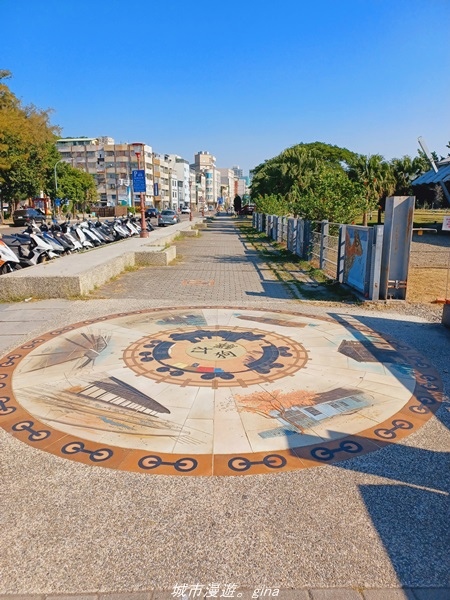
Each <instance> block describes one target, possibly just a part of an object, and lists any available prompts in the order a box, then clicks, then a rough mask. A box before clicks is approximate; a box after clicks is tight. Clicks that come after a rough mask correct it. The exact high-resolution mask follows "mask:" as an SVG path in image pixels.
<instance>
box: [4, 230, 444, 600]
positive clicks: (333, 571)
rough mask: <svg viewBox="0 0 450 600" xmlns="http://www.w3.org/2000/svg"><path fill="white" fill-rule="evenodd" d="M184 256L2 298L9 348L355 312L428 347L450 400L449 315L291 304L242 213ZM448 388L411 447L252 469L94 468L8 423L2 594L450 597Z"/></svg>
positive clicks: (193, 243)
mask: <svg viewBox="0 0 450 600" xmlns="http://www.w3.org/2000/svg"><path fill="white" fill-rule="evenodd" d="M177 254H178V256H179V257H181V258H179V259H178V260H177V261H176V263H175V264H174V265H173V266H169V267H151V268H148V269H141V270H138V271H135V272H130V273H126V274H124V275H123V276H122V277H120V278H119V279H117V280H116V281H114V282H111V283H110V284H106V285H105V286H103V287H102V288H99V289H98V290H97V291H96V292H95V294H94V295H93V297H92V299H90V300H83V301H69V300H44V301H36V302H35V301H30V302H27V303H18V304H3V305H0V347H1V355H2V356H6V355H7V354H8V353H10V352H11V351H12V350H13V349H15V348H18V347H19V346H21V345H24V344H26V342H28V341H29V340H32V339H35V338H36V337H38V336H41V335H42V334H44V333H45V332H48V331H50V330H52V331H57V330H58V329H61V328H63V327H65V326H67V325H70V324H71V323H77V322H81V321H83V320H93V319H96V318H98V317H101V316H103V315H110V314H114V313H119V312H124V311H127V312H131V311H136V310H148V309H162V308H164V307H167V308H173V307H177V308H181V307H183V306H186V307H188V306H189V307H199V308H201V307H204V306H211V307H217V308H220V309H222V308H223V307H224V305H225V306H234V307H235V308H236V309H239V310H242V309H246V310H247V311H248V312H249V314H252V313H251V311H252V310H254V309H263V310H264V311H265V312H266V313H267V312H270V311H281V313H282V314H287V313H289V314H291V313H302V314H306V315H310V317H311V319H316V318H329V317H331V316H333V318H336V316H339V318H341V319H342V318H344V317H345V318H349V319H357V320H358V321H359V322H360V323H361V324H362V325H364V327H367V328H370V329H371V330H373V331H376V332H379V333H380V334H383V335H386V336H390V337H392V338H394V339H395V340H398V341H399V342H400V343H403V344H406V345H408V346H410V347H412V348H413V349H416V350H417V352H418V353H420V354H421V355H425V356H426V357H427V358H428V360H429V361H430V362H431V363H432V366H433V368H434V369H436V371H437V373H438V375H439V377H440V379H441V380H442V384H443V390H444V394H447V395H448V390H449V389H450V381H449V379H450V375H449V370H450V369H449V358H448V357H449V356H450V338H449V334H448V331H446V330H445V328H443V327H442V326H441V325H439V324H436V323H428V322H426V321H425V320H424V319H421V318H416V317H411V316H410V317H406V316H399V315H398V314H395V312H392V311H391V312H386V311H375V310H373V309H372V310H366V309H365V308H364V307H359V306H346V305H342V304H340V305H336V304H334V305H328V304H326V303H321V304H316V303H299V302H298V301H295V300H292V299H290V293H289V291H288V290H287V289H286V288H285V287H284V286H283V285H282V284H281V283H279V282H278V281H277V280H275V279H274V277H273V272H272V271H271V270H270V268H268V266H267V265H265V264H264V262H263V261H262V260H261V259H260V258H259V257H258V256H257V255H256V254H255V253H254V252H253V250H252V248H251V247H246V245H245V243H244V242H243V240H242V239H240V237H239V234H238V233H237V232H236V230H235V229H234V227H233V221H232V220H231V219H226V218H223V220H222V219H217V220H215V221H214V222H213V223H212V224H211V226H210V227H209V228H208V229H207V230H205V231H204V232H202V234H201V236H200V238H199V239H195V238H193V239H185V240H181V241H177ZM255 326H256V325H255ZM260 326H261V325H258V327H260ZM445 398H446V399H447V402H444V403H443V404H442V405H441V407H440V408H439V410H438V411H437V413H436V414H435V415H434V416H433V417H432V418H431V419H429V420H428V421H427V422H426V423H425V424H423V426H422V427H420V428H418V429H417V431H416V430H415V431H414V433H413V434H412V435H410V436H408V437H404V438H402V439H401V440H400V442H399V443H396V444H390V445H387V446H386V447H385V448H382V449H380V450H377V451H375V452H372V453H370V454H365V455H363V456H359V457H355V458H352V459H351V460H347V461H343V462H339V463H336V464H332V465H328V464H325V465H324V466H320V467H315V468H310V469H303V470H292V471H287V472H280V473H270V474H261V475H248V476H245V477H173V476H169V475H149V474H142V473H135V472H128V471H120V470H113V469H105V468H93V467H92V466H88V465H85V464H81V463H77V462H71V461H68V460H65V459H63V458H60V457H59V456H56V455H54V454H51V453H49V452H43V451H41V450H39V449H37V448H34V447H32V445H26V444H24V443H23V442H22V441H20V440H19V439H18V437H17V436H12V435H10V434H9V433H6V431H4V430H3V429H0V444H1V448H2V452H1V456H0V469H1V471H0V473H1V479H2V488H1V492H0V493H1V499H2V511H1V516H0V519H1V528H2V529H1V534H0V540H1V548H2V553H1V556H0V593H1V594H3V595H6V596H9V595H11V594H13V595H15V597H16V598H17V600H19V597H27V598H28V597H29V596H33V597H41V598H44V597H47V596H48V597H52V598H54V599H56V598H61V599H62V598H66V597H67V595H68V594H69V595H72V596H71V597H74V596H73V595H75V597H77V598H84V597H86V598H93V599H94V598H102V599H103V598H111V599H112V598H117V600H122V599H123V600H125V599H126V598H130V599H135V600H141V599H143V598H146V599H147V598H148V599H150V598H152V599H156V598H174V597H178V598H183V597H187V598H192V597H241V598H247V597H248V598H251V597H280V598H285V599H286V600H288V599H290V598H299V599H300V600H301V599H302V598H310V599H317V600H321V599H325V598H333V599H337V600H339V599H340V598H343V599H344V598H348V599H349V600H351V599H352V598H355V599H356V598H365V599H366V600H368V599H372V598H377V599H381V598H383V599H387V600H389V599H390V598H392V599H394V598H411V599H417V600H422V598H423V599H425V598H426V599H430V600H434V599H436V600H437V599H440V598H447V597H449V595H450V594H449V587H450V581H449V572H450V569H449V563H448V542H449V525H448V523H449V521H448V491H449V490H448V466H449V462H448V453H449V449H450V441H449V432H448V425H449V412H448V396H445ZM263 585H264V586H265V588H264V589H263V588H262V586H263ZM233 586H234V587H233ZM200 588H201V589H200ZM257 589H258V590H259V591H258V594H260V595H259V596H258V595H256V593H257V592H256V590H257ZM207 590H208V591H207ZM268 590H270V595H269V591H268ZM274 590H279V592H278V594H277V596H274V593H275V592H274ZM216 592H217V594H216V595H215V596H214V595H213V594H214V593H216ZM207 593H208V594H209V596H208V595H206V594H207ZM232 593H233V594H234V595H231V594H232ZM264 593H265V596H264V595H262V594H264ZM183 594H184V596H183ZM226 594H228V595H226ZM238 594H242V595H241V596H239V595H238Z"/></svg>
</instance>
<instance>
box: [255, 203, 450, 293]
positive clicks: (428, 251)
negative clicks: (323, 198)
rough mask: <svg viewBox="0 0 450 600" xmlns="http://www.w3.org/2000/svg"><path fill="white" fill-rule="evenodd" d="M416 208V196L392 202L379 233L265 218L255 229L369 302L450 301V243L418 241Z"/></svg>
mask: <svg viewBox="0 0 450 600" xmlns="http://www.w3.org/2000/svg"><path fill="white" fill-rule="evenodd" d="M413 208H414V197H412V196H405V197H403V196H401V197H396V196H394V197H389V198H387V199H386V211H385V222H384V225H375V226H373V227H365V226H362V225H348V224H342V223H330V222H329V221H319V222H317V221H306V220H304V219H294V218H288V217H277V216H275V215H264V214H259V213H255V214H254V215H253V226H254V227H255V228H256V229H257V230H258V231H261V232H262V231H264V232H265V233H266V235H267V236H268V237H269V238H270V239H272V240H275V241H277V242H281V243H284V244H286V247H287V249H288V250H289V251H290V252H292V253H293V254H295V255H296V256H299V257H300V258H301V259H303V260H305V261H308V262H309V263H310V264H311V265H313V266H315V267H317V268H319V269H321V270H322V271H324V272H325V273H326V274H327V275H328V276H329V277H331V278H333V279H336V280H337V281H339V282H340V283H345V284H347V285H349V286H350V287H352V288H353V289H355V290H357V291H358V292H360V293H361V294H362V295H364V297H365V298H368V299H371V300H378V299H380V298H382V299H385V300H386V299H400V300H403V299H405V297H406V291H407V290H408V300H412V301H414V300H418V301H423V300H424V299H425V300H428V301H433V299H444V300H447V301H448V300H450V237H447V236H445V235H444V236H438V237H436V238H435V239H434V240H431V239H429V238H428V239H427V238H426V237H425V236H420V234H416V235H413V234H414V230H413ZM428 288H429V289H428ZM427 294H428V295H427Z"/></svg>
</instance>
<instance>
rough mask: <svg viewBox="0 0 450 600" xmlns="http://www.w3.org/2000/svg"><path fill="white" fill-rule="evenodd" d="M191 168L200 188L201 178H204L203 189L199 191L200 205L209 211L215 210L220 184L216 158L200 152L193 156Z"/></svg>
mask: <svg viewBox="0 0 450 600" xmlns="http://www.w3.org/2000/svg"><path fill="white" fill-rule="evenodd" d="M191 167H192V168H193V169H194V171H195V172H196V175H197V184H200V185H201V186H202V185H203V181H202V178H203V177H204V180H205V182H204V188H202V189H201V192H202V194H201V197H202V199H203V202H202V203H203V204H204V205H205V206H208V207H209V208H211V209H213V208H215V206H216V205H217V201H218V199H219V197H220V184H221V176H220V171H219V169H218V168H217V167H216V157H215V156H213V155H212V154H210V153H209V152H206V151H204V150H202V151H200V152H197V154H196V155H195V156H194V164H192V165H191ZM199 208H202V206H199Z"/></svg>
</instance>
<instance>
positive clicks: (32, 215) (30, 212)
mask: <svg viewBox="0 0 450 600" xmlns="http://www.w3.org/2000/svg"><path fill="white" fill-rule="evenodd" d="M46 219H47V217H46V216H45V213H44V212H43V211H42V210H40V209H39V208H22V209H20V210H15V211H14V212H13V223H14V225H15V227H20V226H21V225H28V223H31V222H32V221H35V222H36V223H43V222H44V221H45V220H46Z"/></svg>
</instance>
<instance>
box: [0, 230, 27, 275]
mask: <svg viewBox="0 0 450 600" xmlns="http://www.w3.org/2000/svg"><path fill="white" fill-rule="evenodd" d="M21 268H22V267H21V266H20V260H19V258H18V256H16V254H15V253H14V252H13V251H12V250H11V248H9V247H8V246H7V245H6V244H5V242H4V241H3V240H2V239H0V275H4V274H5V273H12V272H13V271H17V270H18V269H21Z"/></svg>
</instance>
